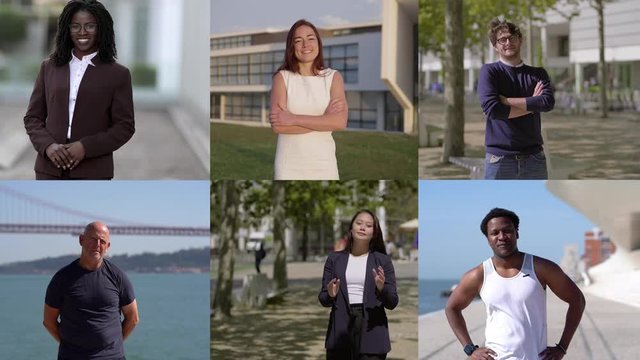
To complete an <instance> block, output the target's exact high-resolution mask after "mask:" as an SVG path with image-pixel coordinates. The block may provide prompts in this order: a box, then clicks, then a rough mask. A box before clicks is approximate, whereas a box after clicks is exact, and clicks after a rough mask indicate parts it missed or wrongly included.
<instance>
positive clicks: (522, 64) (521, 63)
mask: <svg viewBox="0 0 640 360" xmlns="http://www.w3.org/2000/svg"><path fill="white" fill-rule="evenodd" d="M498 60H500V62H501V63H503V64H505V65H509V66H511V67H520V66H524V61H522V60H520V63H519V64H518V65H511V64H509V63H508V62H506V61H504V60H502V59H498Z"/></svg>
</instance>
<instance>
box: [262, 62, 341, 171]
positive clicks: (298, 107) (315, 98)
mask: <svg viewBox="0 0 640 360" xmlns="http://www.w3.org/2000/svg"><path fill="white" fill-rule="evenodd" d="M335 72H336V71H335V70H332V69H325V70H323V71H322V72H321V73H320V74H319V75H318V76H302V75H300V74H296V73H293V72H290V71H280V75H281V76H282V77H283V78H284V84H285V87H286V89H287V109H288V110H289V111H290V112H291V113H293V114H296V115H322V114H324V112H325V110H326V109H327V106H328V105H329V101H330V99H331V82H332V80H333V75H334V74H335ZM274 169H275V171H274V179H275V180H338V179H339V176H338V162H337V160H336V144H335V142H334V141H333V137H332V136H331V131H311V132H309V133H306V134H278V145H277V147H276V159H275V166H274Z"/></svg>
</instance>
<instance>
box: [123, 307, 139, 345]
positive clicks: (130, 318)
mask: <svg viewBox="0 0 640 360" xmlns="http://www.w3.org/2000/svg"><path fill="white" fill-rule="evenodd" d="M121 310H122V316H123V317H124V320H122V339H123V340H126V339H127V337H128V336H129V335H130V334H131V332H132V331H133V329H134V328H135V327H136V325H138V323H139V322H140V318H139V317H138V304H137V302H136V300H133V301H132V302H131V304H129V305H125V306H123V307H122V309H121Z"/></svg>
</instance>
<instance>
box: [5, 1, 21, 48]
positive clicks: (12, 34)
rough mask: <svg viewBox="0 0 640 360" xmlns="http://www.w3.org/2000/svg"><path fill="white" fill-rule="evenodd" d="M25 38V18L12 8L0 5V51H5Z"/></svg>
mask: <svg viewBox="0 0 640 360" xmlns="http://www.w3.org/2000/svg"><path fill="white" fill-rule="evenodd" d="M26 36H27V16H26V15H24V14H22V13H21V12H19V11H17V10H16V9H15V8H13V7H12V6H8V5H0V49H1V50H7V49H9V48H10V47H11V46H12V45H14V44H16V43H18V42H20V41H22V40H24V38H25V37H26Z"/></svg>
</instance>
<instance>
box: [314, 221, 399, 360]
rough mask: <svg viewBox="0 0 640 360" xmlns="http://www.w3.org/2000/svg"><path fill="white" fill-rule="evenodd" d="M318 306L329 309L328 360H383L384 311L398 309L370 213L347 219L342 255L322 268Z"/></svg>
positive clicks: (386, 346) (379, 235) (391, 273)
mask: <svg viewBox="0 0 640 360" xmlns="http://www.w3.org/2000/svg"><path fill="white" fill-rule="evenodd" d="M318 300H320V303H321V304H322V306H326V307H331V315H330V316H329V327H328V329H327V338H326V341H325V348H326V349H327V359H332V360H333V359H344V360H362V359H385V358H386V357H387V353H388V352H389V351H390V350H391V342H390V341H389V325H388V322H387V315H386V313H385V310H384V309H385V308H387V309H389V310H393V309H394V308H395V307H396V306H397V305H398V293H397V291H396V277H395V272H394V269H393V264H392V263H391V259H390V258H389V256H387V253H386V251H385V247H384V241H383V239H382V231H381V230H380V223H379V222H378V219H377V218H376V216H375V214H374V213H373V212H371V211H369V210H360V211H358V212H357V213H356V215H355V216H354V217H353V219H351V226H350V229H349V235H348V237H347V246H346V248H345V250H343V251H338V252H334V253H331V254H329V257H328V258H327V262H326V263H325V265H324V274H323V276H322V288H321V290H320V294H319V295H318Z"/></svg>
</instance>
